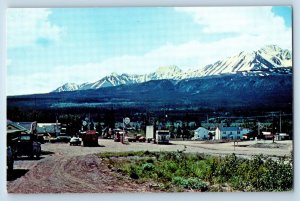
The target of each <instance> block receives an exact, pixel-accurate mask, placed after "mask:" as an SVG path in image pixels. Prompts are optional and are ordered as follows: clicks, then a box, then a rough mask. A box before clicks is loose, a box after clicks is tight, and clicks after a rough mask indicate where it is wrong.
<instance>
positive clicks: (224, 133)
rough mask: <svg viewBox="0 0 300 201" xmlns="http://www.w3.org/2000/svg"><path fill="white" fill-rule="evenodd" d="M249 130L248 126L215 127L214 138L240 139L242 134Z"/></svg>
mask: <svg viewBox="0 0 300 201" xmlns="http://www.w3.org/2000/svg"><path fill="white" fill-rule="evenodd" d="M250 132H251V130H250V129H248V128H241V127H217V128H216V134H215V138H214V139H215V140H222V139H242V138H243V135H245V134H248V133H250Z"/></svg>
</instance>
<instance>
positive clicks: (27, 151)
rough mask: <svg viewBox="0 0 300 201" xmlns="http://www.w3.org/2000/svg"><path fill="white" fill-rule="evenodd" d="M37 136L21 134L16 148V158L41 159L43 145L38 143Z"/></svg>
mask: <svg viewBox="0 0 300 201" xmlns="http://www.w3.org/2000/svg"><path fill="white" fill-rule="evenodd" d="M36 140H37V139H36V136H34V135H33V134H21V135H20V136H19V137H18V141H17V143H16V147H15V153H14V154H15V157H18V156H28V157H30V158H33V157H34V156H36V158H39V157H40V155H41V143H39V142H37V141H36Z"/></svg>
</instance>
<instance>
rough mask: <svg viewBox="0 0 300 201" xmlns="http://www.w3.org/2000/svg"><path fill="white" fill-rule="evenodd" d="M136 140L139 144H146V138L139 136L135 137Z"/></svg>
mask: <svg viewBox="0 0 300 201" xmlns="http://www.w3.org/2000/svg"><path fill="white" fill-rule="evenodd" d="M136 140H137V141H139V142H146V138H145V137H144V136H142V135H140V134H139V135H137V136H136Z"/></svg>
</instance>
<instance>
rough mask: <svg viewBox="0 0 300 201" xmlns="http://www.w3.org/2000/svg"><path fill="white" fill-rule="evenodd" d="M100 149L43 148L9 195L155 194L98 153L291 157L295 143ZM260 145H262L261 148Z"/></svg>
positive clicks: (23, 167)
mask: <svg viewBox="0 0 300 201" xmlns="http://www.w3.org/2000/svg"><path fill="white" fill-rule="evenodd" d="M99 144H100V146H99V147H82V146H70V145H69V144H65V143H54V144H51V143H46V144H43V145H42V150H43V153H44V155H42V157H41V159H39V160H29V159H27V158H21V159H18V160H16V161H15V165H14V175H13V176H12V177H10V178H8V181H7V191H8V192H9V193H83V192H87V193H99V192H153V191H158V190H157V189H155V188H153V186H155V185H156V184H151V183H142V184H140V183H137V182H136V181H135V180H132V179H131V178H129V177H127V176H124V175H121V174H120V173H117V172H115V171H112V170H111V169H109V168H108V167H107V165H106V164H105V163H104V162H103V161H102V159H100V158H98V157H96V156H95V155H94V154H95V153H100V152H120V151H146V150H148V151H177V150H183V149H184V147H186V148H185V149H186V152H199V153H207V154H230V153H233V152H234V153H236V154H237V155H241V156H247V157H250V156H251V155H254V154H261V153H262V154H264V155H271V156H283V155H289V154H290V152H291V149H292V141H284V142H278V144H280V146H276V147H275V148H274V146H273V148H270V147H271V146H269V145H270V142H259V144H258V143H257V142H239V144H238V145H239V147H235V148H234V147H233V143H219V144H208V143H203V142H199V141H173V142H171V144H170V145H156V144H151V143H128V144H121V143H118V142H113V141H112V140H103V139H101V140H99ZM260 144H261V145H260Z"/></svg>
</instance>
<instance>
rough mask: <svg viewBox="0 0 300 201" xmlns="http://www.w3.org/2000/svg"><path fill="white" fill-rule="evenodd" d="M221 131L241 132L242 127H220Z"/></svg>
mask: <svg viewBox="0 0 300 201" xmlns="http://www.w3.org/2000/svg"><path fill="white" fill-rule="evenodd" d="M219 129H220V131H239V130H241V129H240V127H220V128H219Z"/></svg>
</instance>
